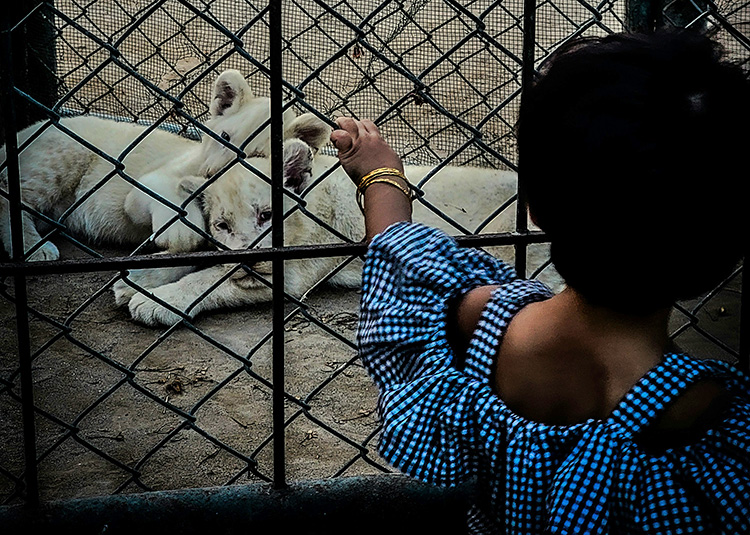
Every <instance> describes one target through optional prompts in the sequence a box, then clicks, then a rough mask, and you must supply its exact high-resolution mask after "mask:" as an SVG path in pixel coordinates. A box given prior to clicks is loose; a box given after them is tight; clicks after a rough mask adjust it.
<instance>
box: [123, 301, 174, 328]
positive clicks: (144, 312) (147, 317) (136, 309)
mask: <svg viewBox="0 0 750 535" xmlns="http://www.w3.org/2000/svg"><path fill="white" fill-rule="evenodd" d="M158 297H159V298H161V299H164V301H166V302H168V303H170V304H172V302H171V301H170V300H169V299H167V298H165V297H164V296H158ZM128 310H130V315H131V316H132V318H133V319H134V320H135V321H137V322H139V323H143V324H145V325H149V326H151V327H156V326H159V325H166V326H171V325H174V324H175V323H179V322H180V320H182V318H181V317H180V316H179V315H177V314H175V313H174V312H172V311H170V310H168V309H166V308H164V307H163V306H161V305H160V304H159V303H157V302H156V301H154V300H153V299H151V298H150V297H148V296H146V295H144V294H141V293H139V294H135V295H134V296H133V297H131V299H130V303H128Z"/></svg>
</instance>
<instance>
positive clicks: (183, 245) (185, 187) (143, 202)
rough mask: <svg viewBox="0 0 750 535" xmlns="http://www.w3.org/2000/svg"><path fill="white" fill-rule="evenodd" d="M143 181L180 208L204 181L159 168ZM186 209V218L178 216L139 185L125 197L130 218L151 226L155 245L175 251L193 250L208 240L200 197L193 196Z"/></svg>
mask: <svg viewBox="0 0 750 535" xmlns="http://www.w3.org/2000/svg"><path fill="white" fill-rule="evenodd" d="M140 182H141V184H142V185H144V186H146V187H147V188H149V189H151V190H152V191H153V192H155V193H157V194H159V195H161V196H162V197H163V198H164V199H166V200H168V201H169V202H170V203H172V204H173V205H175V206H178V207H179V206H182V205H183V204H184V203H185V201H187V199H188V198H189V197H190V195H192V193H193V192H194V191H196V190H197V189H198V187H200V186H201V185H202V184H204V183H205V180H203V179H202V178H199V177H180V176H174V175H172V174H170V173H169V172H168V170H163V169H160V170H158V171H154V172H153V173H149V174H147V175H145V176H143V177H142V178H141V180H140ZM184 209H185V211H186V213H187V214H186V215H185V216H184V221H183V219H181V218H176V216H177V212H176V211H175V210H173V209H172V208H170V207H169V206H167V205H166V204H164V203H162V202H161V201H159V200H158V199H156V198H155V197H153V196H151V195H149V194H147V193H145V192H143V191H141V190H139V189H138V188H133V189H132V190H131V191H130V193H128V196H127V197H126V199H125V212H126V213H127V214H128V217H130V219H131V220H132V221H133V222H135V223H136V224H140V225H150V226H151V229H152V231H153V233H154V243H155V244H156V246H157V247H159V248H160V249H166V250H167V251H169V252H173V253H178V252H186V251H194V250H196V249H198V248H199V247H200V246H201V245H202V244H203V242H204V240H205V238H204V235H203V234H201V232H199V231H202V232H205V230H206V225H205V221H204V216H203V211H202V209H201V204H200V200H199V198H194V199H193V200H192V201H191V202H190V203H188V204H187V206H185V208H184ZM186 222H189V224H187V223H186ZM196 229H198V230H196Z"/></svg>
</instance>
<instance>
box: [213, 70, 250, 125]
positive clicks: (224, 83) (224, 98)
mask: <svg viewBox="0 0 750 535" xmlns="http://www.w3.org/2000/svg"><path fill="white" fill-rule="evenodd" d="M253 96H254V95H253V91H252V89H250V86H249V85H248V83H247V80H245V77H244V76H242V73H241V72H240V71H238V70H235V69H229V70H226V71H224V72H222V73H221V74H220V75H219V77H218V78H216V82H214V89H213V98H212V99H211V106H210V109H211V117H218V116H220V115H232V114H233V113H236V112H237V110H239V109H240V107H241V106H242V103H243V102H247V100H248V99H251V98H253Z"/></svg>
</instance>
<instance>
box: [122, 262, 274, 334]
mask: <svg viewBox="0 0 750 535" xmlns="http://www.w3.org/2000/svg"><path fill="white" fill-rule="evenodd" d="M231 269H232V266H227V265H220V266H213V267H210V268H207V269H202V270H200V271H195V272H193V273H189V274H187V275H185V276H184V277H182V278H181V279H180V280H178V281H176V282H173V283H170V284H165V285H164V286H159V287H158V288H154V289H153V290H151V293H152V294H153V295H154V297H156V298H158V299H160V300H162V301H164V302H165V303H168V304H169V305H170V306H171V307H172V308H174V309H176V310H178V311H180V312H182V313H183V314H185V315H186V316H187V317H189V318H193V317H195V316H196V315H198V314H200V313H201V312H204V311H207V310H216V309H220V308H232V307H237V306H240V305H244V304H250V303H257V302H260V301H267V300H269V299H270V296H271V290H270V289H269V288H267V287H266V286H265V285H261V284H254V285H253V287H252V288H249V287H248V286H247V283H246V279H247V277H250V275H246V274H245V272H244V270H239V271H237V272H236V273H234V274H233V275H231V276H228V277H227V274H228V273H229V271H230V270H231ZM219 281H221V282H220V283H219ZM128 308H129V310H130V314H131V316H132V317H133V319H134V320H135V321H138V322H140V323H144V324H146V325H152V326H156V325H174V324H175V323H177V322H179V321H180V320H181V319H182V316H180V315H179V314H177V313H175V312H174V311H172V310H170V309H168V308H167V307H165V306H162V305H161V304H160V303H158V302H157V301H156V300H154V299H152V298H151V297H150V296H148V295H146V294H142V293H138V294H136V295H134V296H133V297H132V298H131V299H130V303H129V305H128Z"/></svg>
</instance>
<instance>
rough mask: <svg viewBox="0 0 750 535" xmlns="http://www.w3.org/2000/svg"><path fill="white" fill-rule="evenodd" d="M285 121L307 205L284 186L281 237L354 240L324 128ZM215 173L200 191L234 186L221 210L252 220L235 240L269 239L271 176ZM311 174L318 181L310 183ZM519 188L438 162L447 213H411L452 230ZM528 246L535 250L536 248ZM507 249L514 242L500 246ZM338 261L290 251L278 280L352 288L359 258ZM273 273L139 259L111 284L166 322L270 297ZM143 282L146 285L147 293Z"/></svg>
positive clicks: (139, 309)
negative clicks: (162, 265) (292, 256)
mask: <svg viewBox="0 0 750 535" xmlns="http://www.w3.org/2000/svg"><path fill="white" fill-rule="evenodd" d="M289 131H290V134H289V139H287V140H286V141H285V143H284V186H285V188H286V189H287V190H288V191H289V193H290V194H293V195H294V196H299V195H302V196H303V198H304V211H303V210H301V209H299V206H298V205H297V201H296V200H295V199H294V198H293V196H292V195H289V196H285V201H284V212H285V214H287V217H286V218H285V224H284V241H285V244H286V245H308V244H310V245H312V244H324V243H333V242H340V241H342V238H345V239H347V240H350V241H353V242H357V241H360V240H361V239H362V237H363V235H364V222H363V218H362V214H361V212H360V209H359V207H358V206H357V204H356V196H355V188H354V185H353V184H352V182H351V180H350V179H349V177H348V176H347V175H346V174H345V172H344V171H343V169H341V167H337V168H336V169H335V170H333V171H332V172H331V169H332V168H334V167H335V166H336V163H337V161H338V160H337V158H335V157H333V156H327V155H323V154H320V153H319V152H318V149H320V148H321V147H322V146H323V145H324V144H325V143H326V141H327V140H328V138H329V135H330V128H329V127H328V126H327V125H326V124H325V123H324V122H323V121H321V120H320V119H318V118H317V117H315V116H314V115H312V114H304V115H301V116H299V117H298V118H296V119H295V120H294V121H292V122H291V125H290V127H289ZM253 165H254V167H256V168H258V169H263V170H266V169H268V164H267V162H266V163H265V164H264V162H263V161H261V160H260V159H259V160H257V161H255V160H254V161H253ZM432 171H433V168H431V167H421V166H406V175H407V176H408V177H409V178H410V180H411V181H412V182H414V183H419V182H420V181H421V180H422V179H423V178H424V177H425V176H426V175H427V173H430V172H432ZM321 178H322V180H320V181H319V179H321ZM222 181H224V182H225V184H224V185H222V186H221V188H218V189H216V190H213V191H212V190H211V189H207V190H206V191H205V193H204V194H203V196H204V198H205V199H206V201H207V202H208V203H209V204H215V203H216V202H217V201H216V200H213V199H212V195H214V191H230V190H231V191H233V192H234V194H233V195H232V196H231V198H232V199H233V201H232V202H231V203H228V202H227V201H228V199H224V200H223V203H224V204H223V206H224V207H225V209H226V210H227V217H228V218H234V217H237V214H245V215H244V217H249V218H250V219H253V218H254V219H255V221H256V223H257V224H256V225H255V227H254V229H253V231H252V232H251V233H249V234H247V235H246V236H247V237H248V238H251V240H250V242H249V243H242V244H239V243H238V244H237V247H236V248H244V247H247V246H248V245H249V246H251V247H260V246H268V245H270V243H269V242H270V225H271V187H270V185H269V183H268V182H267V181H265V180H262V179H260V178H258V177H257V176H248V173H247V172H246V171H244V170H243V169H242V168H239V167H236V168H235V169H234V170H232V172H230V173H227V174H226V175H225V176H223V177H221V178H220V179H219V181H218V182H217V183H221V182H222ZM314 182H319V183H315V184H314V185H313V187H312V188H310V189H308V188H309V187H310V186H311V184H313V183H314ZM516 188H517V179H516V175H515V173H513V172H510V171H499V170H495V169H483V168H465V167H445V168H443V169H441V170H440V171H439V172H437V173H436V174H435V175H434V176H432V177H430V178H429V180H428V181H426V182H425V184H424V185H423V188H422V189H423V191H424V192H425V198H426V199H427V200H429V203H430V204H431V205H432V206H433V207H434V208H436V209H437V210H438V211H440V212H442V213H444V214H446V215H447V216H448V218H447V219H446V218H443V217H441V216H439V215H437V214H436V213H435V211H433V210H432V209H430V208H428V207H427V205H426V204H422V203H421V202H417V203H415V210H414V219H415V220H417V221H421V222H424V223H427V224H431V225H435V226H438V227H441V228H443V229H446V230H448V231H449V232H451V231H452V232H453V233H457V232H458V230H460V228H461V227H463V228H467V229H470V230H472V231H473V230H475V229H476V228H478V226H480V225H481V224H482V222H483V221H484V220H485V219H486V218H488V217H491V216H492V215H493V212H494V211H495V210H496V209H497V208H498V207H499V206H501V205H503V203H505V202H506V201H508V200H509V199H510V198H511V197H512V196H513V195H514V194H515V192H516ZM248 210H249V212H250V215H249V216H248V215H247V213H246V212H247V211H248ZM320 222H322V223H324V224H325V226H323V225H321V224H320ZM514 222H515V214H514V210H513V207H511V208H510V209H508V210H505V211H504V212H503V213H502V214H500V215H499V216H497V217H495V218H494V219H493V220H492V223H491V224H490V225H489V226H487V227H486V229H485V231H487V232H499V231H509V230H512V229H513V228H514V224H515V223H514ZM213 224H214V225H215V224H216V222H214V223H213ZM326 227H327V228H326ZM508 249H510V248H508ZM506 252H510V251H506ZM532 254H535V255H536V256H539V253H532ZM541 254H542V255H544V253H543V252H542V253H541ZM511 255H512V252H510V254H508V255H507V256H511ZM345 261H346V259H343V258H335V257H334V258H311V259H300V260H288V261H286V262H285V271H284V281H285V285H284V290H285V292H287V293H288V294H290V295H292V296H294V297H296V298H300V297H302V296H303V295H305V294H306V293H307V292H308V291H309V290H310V289H311V288H313V287H314V286H315V285H316V284H318V283H319V282H320V281H321V280H323V279H325V278H326V277H327V276H329V275H330V274H333V275H332V276H331V277H330V279H329V280H328V282H329V283H331V284H332V285H335V286H340V287H347V288H357V287H359V286H360V284H361V262H360V261H359V259H355V260H353V261H349V262H348V263H346V264H345V265H343V266H340V265H341V264H342V262H345ZM337 269H338V271H337ZM272 281H273V277H272V273H271V269H270V262H261V263H258V264H256V265H254V266H252V269H249V268H245V267H243V266H237V265H217V266H213V267H210V268H207V269H201V270H197V271H193V269H192V268H166V269H146V270H134V271H132V272H130V274H129V276H128V279H127V280H121V281H118V283H116V285H115V287H114V291H115V298H116V302H117V303H118V304H119V305H126V304H127V305H128V308H129V311H130V313H131V315H132V317H133V319H135V320H136V321H139V322H141V323H145V324H147V325H172V324H174V323H176V322H178V321H180V319H181V317H182V315H184V316H185V317H188V318H192V317H194V316H196V315H197V314H199V313H201V312H204V311H208V310H214V309H218V308H228V307H237V306H242V305H247V304H253V303H259V302H266V301H269V300H270V299H271V296H272V290H271V288H270V287H269V284H268V283H272ZM141 289H145V290H147V291H148V294H147V293H144V292H142V291H140V290H141ZM161 302H164V303H167V304H168V305H169V306H170V307H171V308H173V309H174V311H173V310H171V308H167V307H164V306H162V304H161Z"/></svg>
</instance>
